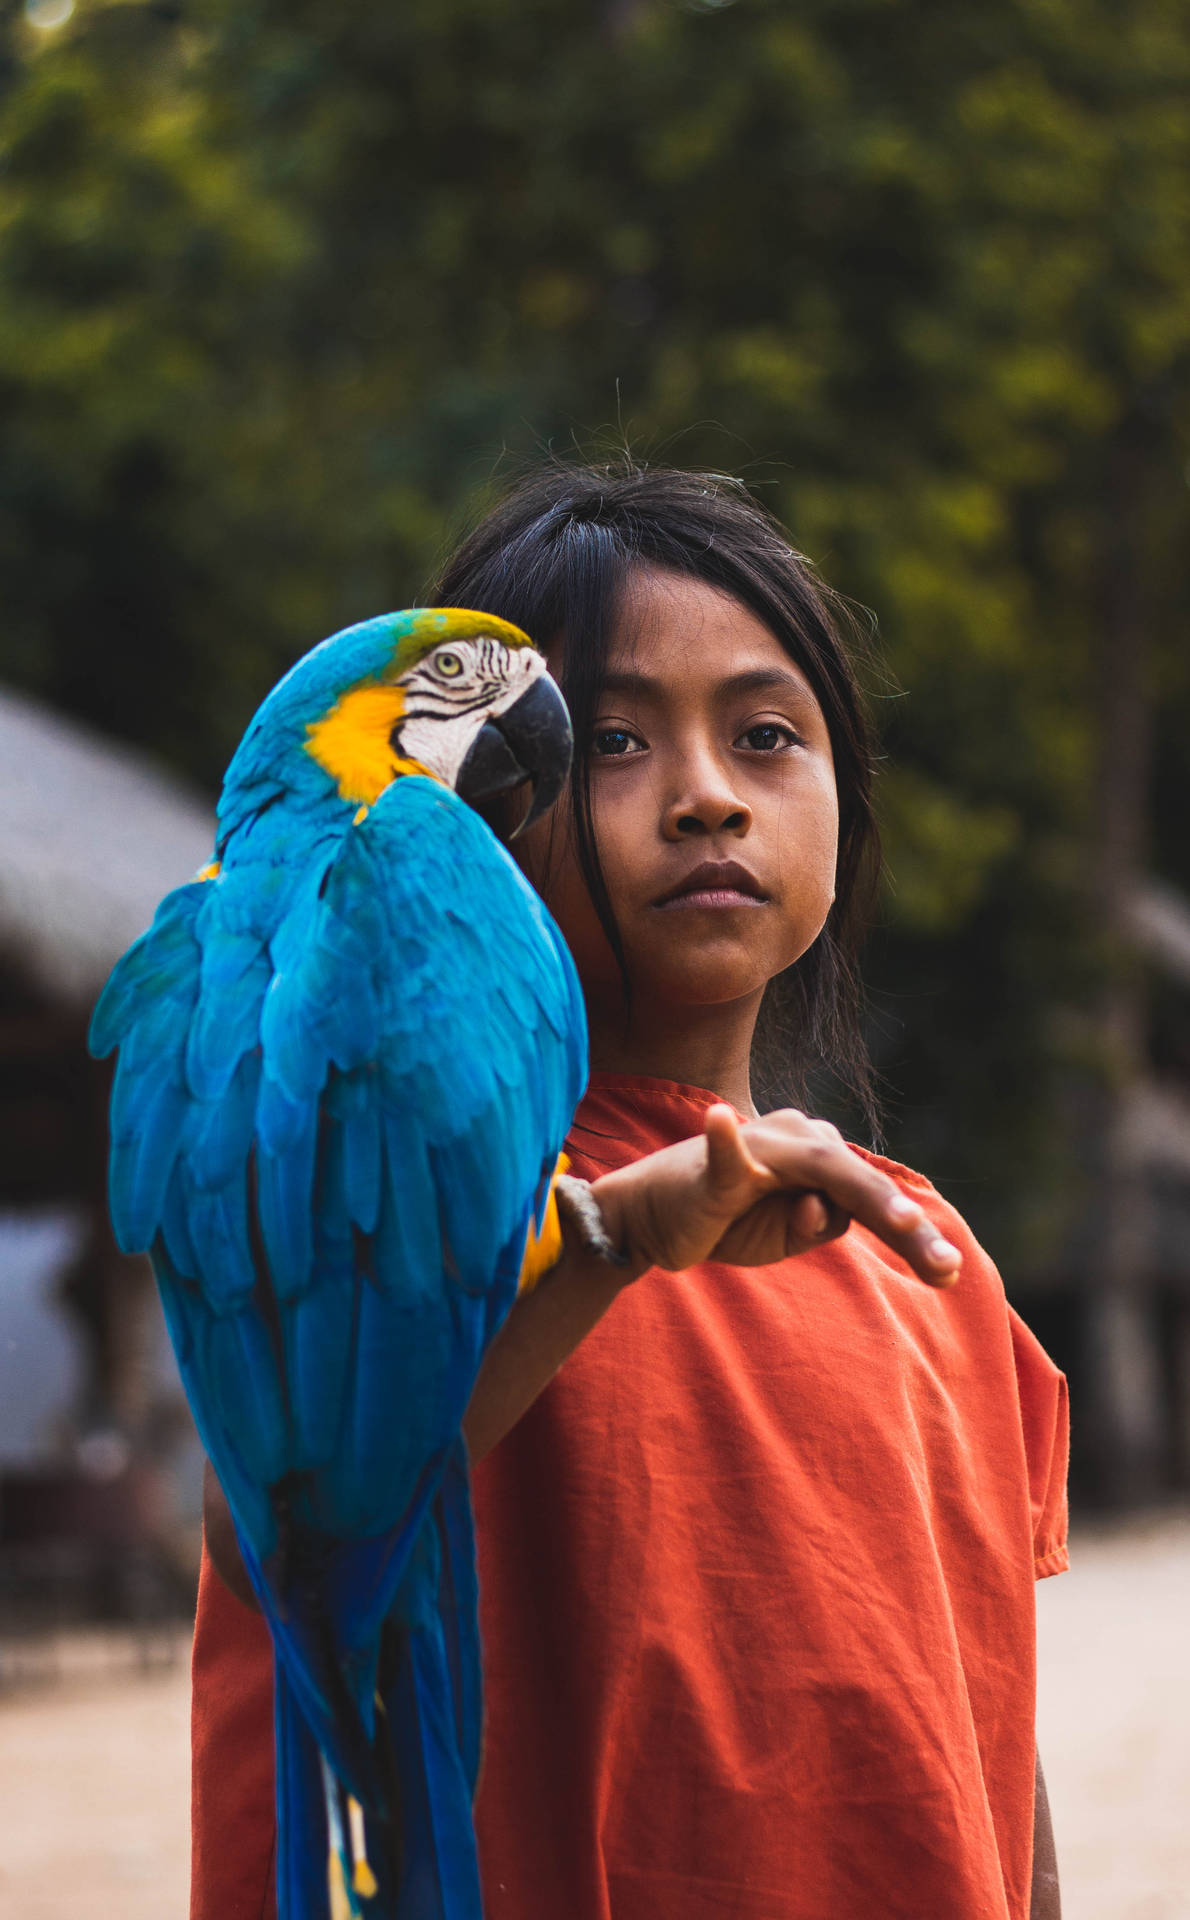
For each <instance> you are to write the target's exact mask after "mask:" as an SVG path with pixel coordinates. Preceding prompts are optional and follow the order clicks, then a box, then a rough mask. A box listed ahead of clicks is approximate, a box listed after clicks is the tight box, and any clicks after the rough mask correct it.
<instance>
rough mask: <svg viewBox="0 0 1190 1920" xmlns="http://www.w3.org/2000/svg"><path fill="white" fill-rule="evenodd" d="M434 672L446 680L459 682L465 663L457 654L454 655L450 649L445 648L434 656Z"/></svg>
mask: <svg viewBox="0 0 1190 1920" xmlns="http://www.w3.org/2000/svg"><path fill="white" fill-rule="evenodd" d="M434 671H435V673H437V674H440V675H441V676H442V678H443V679H444V680H457V679H458V677H459V675H460V674H461V673H462V671H463V662H462V661H461V660H460V658H459V656H458V654H457V653H452V652H451V651H450V649H449V647H443V648H441V649H440V651H439V652H438V653H436V654H435V655H434Z"/></svg>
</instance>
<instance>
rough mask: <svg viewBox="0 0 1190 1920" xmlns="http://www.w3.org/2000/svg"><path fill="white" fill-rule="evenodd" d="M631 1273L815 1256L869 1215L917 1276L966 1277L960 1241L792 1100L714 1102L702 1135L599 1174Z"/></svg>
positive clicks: (612, 1229) (608, 1216)
mask: <svg viewBox="0 0 1190 1920" xmlns="http://www.w3.org/2000/svg"><path fill="white" fill-rule="evenodd" d="M594 1193H595V1196H596V1198H597V1199H598V1201H599V1204H600V1207H601V1208H602V1211H603V1216H604V1219H605V1221H606V1224H607V1230H608V1233H609V1234H610V1236H611V1239H612V1241H613V1243H614V1244H615V1245H616V1246H618V1247H620V1248H621V1249H622V1250H623V1251H624V1253H625V1255H626V1256H627V1260H628V1268H627V1273H626V1274H625V1276H624V1277H629V1276H630V1277H632V1278H635V1277H636V1276H637V1275H638V1274H641V1273H643V1272H644V1271H645V1270H646V1268H648V1267H666V1268H668V1269H670V1270H671V1271H674V1270H677V1269H680V1268H682V1267H690V1266H694V1265H695V1264H696V1263H697V1262H698V1261H700V1260H727V1261H731V1262H733V1263H734V1264H736V1265H739V1266H766V1265H768V1264H769V1263H770V1262H771V1261H775V1260H784V1259H786V1258H787V1257H788V1256H789V1255H790V1254H797V1253H806V1252H807V1251H808V1250H809V1249H810V1248H811V1247H820V1246H822V1245H823V1244H824V1243H825V1242H826V1241H828V1240H836V1239H838V1237H839V1235H840V1234H843V1233H846V1231H847V1229H848V1227H849V1226H850V1225H851V1222H852V1220H859V1221H861V1222H862V1223H863V1225H864V1226H865V1227H868V1228H869V1229H870V1230H871V1232H873V1233H875V1234H876V1235H878V1237H879V1238H880V1239H881V1240H883V1241H884V1243H885V1245H886V1246H888V1247H890V1248H891V1249H892V1251H893V1252H894V1253H896V1254H899V1255H900V1257H901V1259H903V1260H905V1261H906V1262H907V1263H908V1264H909V1266H910V1267H912V1269H913V1271H914V1272H915V1273H916V1274H917V1275H918V1277H919V1279H921V1280H924V1281H926V1282H927V1284H928V1285H930V1286H933V1287H948V1286H951V1285H953V1283H954V1281H955V1280H957V1279H958V1272H959V1265H960V1256H959V1251H958V1248H957V1247H954V1246H952V1245H951V1243H950V1242H949V1240H945V1239H943V1237H942V1235H941V1234H940V1233H939V1232H938V1229H937V1227H935V1226H934V1225H933V1224H932V1222H931V1221H930V1220H929V1219H928V1218H927V1217H926V1214H925V1212H924V1210H923V1209H922V1208H921V1207H919V1206H918V1204H917V1202H916V1201H915V1200H911V1199H909V1197H908V1196H907V1195H906V1194H904V1193H902V1192H901V1189H900V1188H899V1187H898V1186H897V1185H896V1182H895V1181H893V1180H891V1179H890V1178H889V1176H888V1175H887V1174H886V1173H881V1172H880V1171H879V1169H878V1168H876V1167H873V1166H871V1165H869V1163H868V1162H867V1161H866V1160H864V1159H861V1157H860V1155H859V1154H858V1153H853V1152H852V1151H851V1149H850V1147H848V1145H847V1143H846V1141H845V1140H844V1139H843V1136H842V1134H841V1133H840V1132H839V1131H838V1128H837V1127H832V1126H831V1125H830V1123H829V1122H828V1121H826V1120H812V1119H810V1118H809V1116H808V1115H806V1114H804V1113H798V1112H796V1111H795V1110H794V1109H792V1108H786V1109H784V1110H782V1111H781V1112H779V1113H767V1114H765V1115H764V1116H763V1117H762V1118H761V1119H759V1120H747V1121H743V1122H741V1121H740V1120H739V1119H738V1118H737V1116H736V1114H735V1113H734V1111H733V1110H732V1108H731V1107H729V1106H724V1105H716V1106H713V1107H710V1108H708V1110H707V1116H706V1130H705V1132H704V1133H703V1135H702V1137H701V1138H696V1139H693V1140H681V1141H679V1142H678V1143H677V1144H676V1145H675V1146H672V1147H663V1148H661V1149H660V1151H658V1152H656V1153H650V1154H647V1155H646V1156H645V1158H644V1159H643V1160H637V1161H635V1162H633V1164H632V1165H631V1166H627V1167H621V1168H618V1169H617V1171H616V1172H614V1173H608V1174H604V1175H603V1176H602V1178H601V1179H599V1180H597V1181H595V1182H594Z"/></svg>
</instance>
